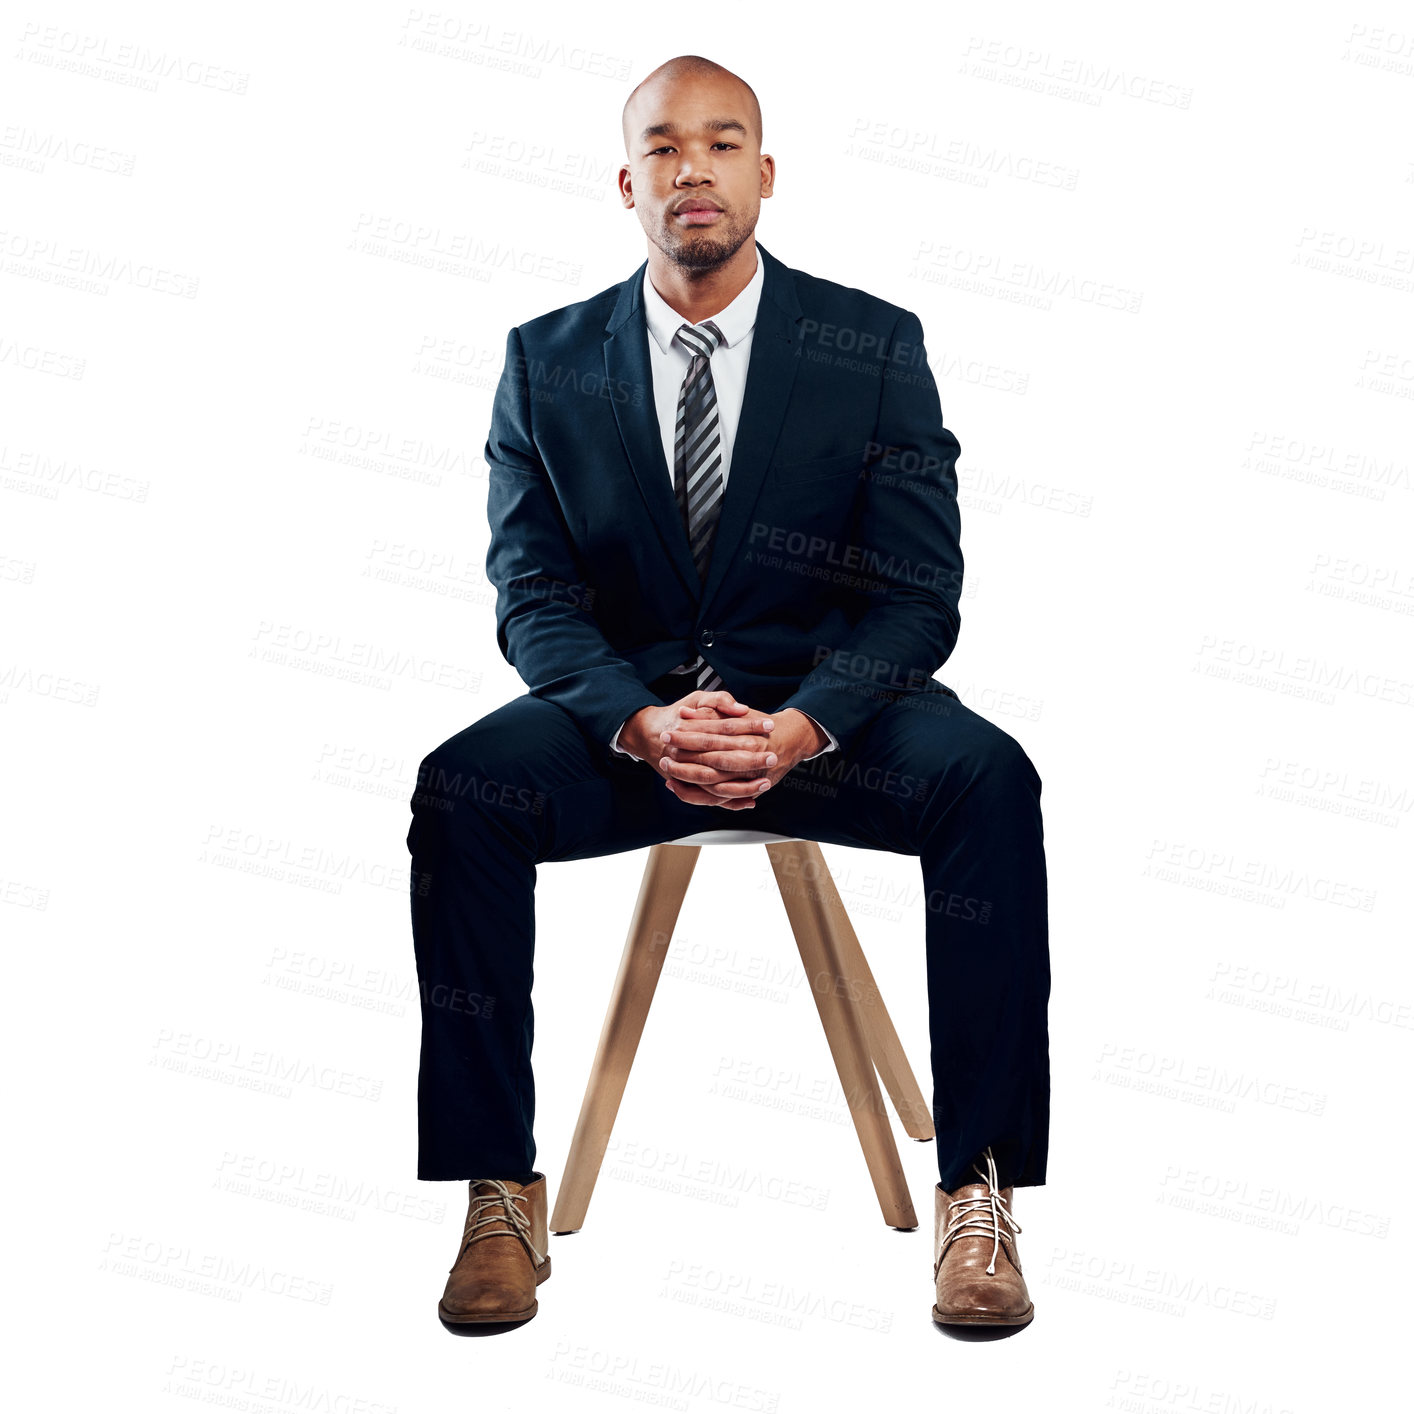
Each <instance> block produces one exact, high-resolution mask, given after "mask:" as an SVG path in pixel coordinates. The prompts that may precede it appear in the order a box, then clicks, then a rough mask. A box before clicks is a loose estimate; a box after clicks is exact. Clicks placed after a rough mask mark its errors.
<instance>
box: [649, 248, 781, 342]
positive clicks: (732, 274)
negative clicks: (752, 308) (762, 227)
mask: <svg viewBox="0 0 1414 1414" xmlns="http://www.w3.org/2000/svg"><path fill="white" fill-rule="evenodd" d="M759 258H760V257H759V256H758V255H757V254H756V237H755V236H748V237H747V239H746V241H745V242H744V243H743V245H742V247H741V249H740V250H738V251H737V253H736V254H735V255H733V256H732V258H731V259H730V260H728V261H726V262H725V263H723V264H721V265H714V266H712V267H711V268H710V269H708V270H685V269H684V268H683V267H682V266H681V265H675V264H674V263H673V262H672V261H671V260H669V259H668V257H667V256H666V255H664V254H663V252H662V251H661V250H659V249H658V247H657V246H655V245H650V246H649V247H648V278H649V279H650V280H652V282H653V288H654V289H655V290H657V291H658V293H659V294H660V295H661V296H662V297H663V302H664V304H666V305H667V306H668V307H669V308H670V309H671V310H673V312H674V313H676V314H680V315H682V317H683V318H684V319H686V320H687V322H688V323H689V324H701V323H702V321H703V320H704V319H710V318H711V317H712V316H713V315H714V314H720V313H721V312H722V311H723V310H724V309H725V308H726V307H727V306H728V305H729V304H730V303H731V302H732V301H733V300H734V299H735V298H736V297H737V296H738V295H739V294H740V293H741V292H742V291H743V290H744V289H745V288H746V287H747V286H748V285H749V284H750V283H751V277H752V276H753V275H754V274H755V273H756V262H757V260H758V259H759Z"/></svg>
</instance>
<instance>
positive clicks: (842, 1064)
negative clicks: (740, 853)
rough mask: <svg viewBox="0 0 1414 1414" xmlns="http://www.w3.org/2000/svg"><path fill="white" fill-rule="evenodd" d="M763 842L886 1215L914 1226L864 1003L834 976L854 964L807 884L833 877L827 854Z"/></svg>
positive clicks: (805, 844)
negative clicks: (851, 998) (847, 994)
mask: <svg viewBox="0 0 1414 1414" xmlns="http://www.w3.org/2000/svg"><path fill="white" fill-rule="evenodd" d="M765 848H766V853H767V855H768V856H769V857H770V860H771V868H772V870H773V871H774V872H775V876H776V886H777V888H779V889H780V893H781V902H782V903H784V904H785V908H786V916H787V917H788V918H789V919H790V926H791V931H792V932H793V933H794V934H795V941H796V946H797V947H798V948H799V949H800V960H801V962H802V963H804V965H805V975H806V977H807V978H808V979H809V980H810V983H811V987H810V994H811V996H813V997H814V998H815V1007H816V1010H817V1011H818V1012H819V1013H820V1024H821V1025H822V1026H823V1027H824V1029H825V1039H826V1041H827V1042H828V1043H829V1046H830V1054H831V1055H832V1056H833V1057H834V1061H835V1069H836V1071H838V1073H839V1077H840V1085H841V1086H842V1087H843V1088H844V1093H845V1099H846V1100H847V1102H848V1104H849V1112H850V1116H851V1118H852V1119H853V1120H854V1130H855V1133H856V1134H857V1135H858V1137H859V1147H860V1148H861V1149H862V1150H863V1151H864V1162H865V1163H866V1164H867V1165H868V1168H869V1177H870V1178H871V1179H872V1180H873V1183H874V1193H875V1195H876V1196H877V1197H878V1200H879V1208H880V1210H881V1211H882V1212H883V1215H884V1221H885V1222H886V1223H888V1224H889V1226H890V1227H897V1228H916V1227H917V1226H918V1217H917V1215H916V1214H915V1213H914V1211H913V1200H912V1199H911V1198H910V1197H909V1193H908V1181H907V1179H906V1178H905V1176H904V1172H903V1165H902V1164H901V1163H900V1162H899V1157H898V1147H897V1146H896V1145H895V1143H894V1135H893V1130H892V1129H891V1128H890V1127H889V1117H888V1111H887V1109H886V1108H885V1106H884V1101H883V1096H882V1095H880V1093H879V1083H878V1081H877V1080H876V1079H875V1076H874V1061H873V1058H872V1056H871V1054H870V1051H869V1042H868V1040H867V1038H866V1036H865V1031H864V1024H863V1022H862V1021H861V1019H860V1012H859V1008H858V1006H857V1005H856V1004H854V1003H851V1002H850V1001H848V1000H847V999H846V997H845V996H842V995H840V990H839V988H838V987H837V986H836V979H837V978H838V979H846V978H848V977H849V976H850V973H851V969H850V967H849V966H848V965H847V963H846V962H845V960H844V959H843V958H842V956H841V949H840V947H839V943H838V935H837V933H836V931H835V928H834V927H833V920H832V918H831V915H830V910H829V907H828V905H827V903H826V901H825V897H824V894H823V892H822V890H820V889H817V888H812V887H810V885H809V882H808V878H809V875H810V874H811V872H814V873H815V874H816V876H817V877H819V876H820V875H825V876H826V877H828V872H829V871H828V870H827V869H826V867H825V859H824V856H823V855H822V854H821V853H820V846H819V845H818V844H816V843H814V841H806V840H795V841H792V842H790V843H788V844H768V845H767V846H766V847H765ZM817 979H821V980H823V982H824V984H825V985H824V986H819V985H817Z"/></svg>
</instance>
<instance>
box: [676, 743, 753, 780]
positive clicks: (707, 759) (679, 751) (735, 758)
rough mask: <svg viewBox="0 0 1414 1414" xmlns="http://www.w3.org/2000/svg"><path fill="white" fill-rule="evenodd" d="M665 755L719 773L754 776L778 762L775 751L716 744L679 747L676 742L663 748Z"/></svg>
mask: <svg viewBox="0 0 1414 1414" xmlns="http://www.w3.org/2000/svg"><path fill="white" fill-rule="evenodd" d="M663 754H664V755H665V756H666V757H667V758H668V759H669V760H670V761H678V762H687V763H689V764H691V765H694V766H711V767H712V768H713V769H714V770H717V771H735V772H737V773H740V772H742V771H750V772H752V773H753V774H754V775H762V774H764V773H765V772H767V771H769V770H770V769H771V767H772V766H774V765H775V764H776V761H777V756H776V753H775V752H774V751H750V750H747V749H745V748H743V747H728V746H725V745H721V744H715V743H714V744H712V745H710V746H687V745H684V746H678V745H677V744H676V743H675V742H669V743H668V744H667V745H666V746H665V747H664V748H663Z"/></svg>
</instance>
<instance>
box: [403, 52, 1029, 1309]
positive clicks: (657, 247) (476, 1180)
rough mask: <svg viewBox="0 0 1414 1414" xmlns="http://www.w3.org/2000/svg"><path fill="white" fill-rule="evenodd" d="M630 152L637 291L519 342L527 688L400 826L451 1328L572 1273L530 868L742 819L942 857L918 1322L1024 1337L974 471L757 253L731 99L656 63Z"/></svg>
mask: <svg viewBox="0 0 1414 1414" xmlns="http://www.w3.org/2000/svg"><path fill="white" fill-rule="evenodd" d="M624 141H625V145H626V148H627V154H628V160H627V162H626V163H625V164H624V166H623V168H622V169H621V171H620V175H619V185H620V193H621V196H622V200H623V205H624V206H625V207H626V208H630V209H632V210H634V211H635V212H636V213H637V215H638V218H639V221H640V223H641V224H642V226H643V229H644V232H645V234H646V236H647V240H648V255H647V260H646V261H645V262H644V264H643V265H641V266H640V267H639V268H638V270H636V271H635V272H634V273H633V275H631V276H630V277H629V278H628V279H627V280H625V281H623V282H622V283H621V284H617V285H614V286H611V287H610V288H608V289H606V290H604V291H602V292H601V293H600V294H597V295H595V296H593V297H592V298H590V299H586V300H582V301H580V302H578V303H575V304H571V305H568V306H566V307H564V308H562V309H557V310H553V311H551V312H550V313H548V314H544V315H541V316H540V317H539V318H536V319H532V320H529V321H528V322H527V323H525V324H522V325H520V326H519V327H517V328H514V329H512V330H511V331H510V334H509V336H508V338H507V341H506V362H505V368H504V371H503V373H502V375H501V380H500V384H499V386H498V388H497V391H496V396H495V402H494V407H493V411H492V422H491V431H490V436H489V438H488V440H487V443H486V449H485V457H486V463H487V466H488V467H489V469H490V486H489V495H488V514H489V518H490V525H491V532H492V535H491V544H490V549H489V551H488V554H487V560H486V568H487V573H488V575H489V576H490V578H491V580H492V581H493V582H494V583H495V585H496V587H497V600H496V622H497V638H498V643H499V646H500V649H501V651H502V653H503V654H504V655H505V656H506V658H507V660H508V661H509V662H511V663H512V664H514V666H515V667H516V669H517V670H518V671H519V672H520V674H521V676H522V677H523V678H524V680H525V682H526V684H527V687H528V691H527V692H526V693H525V694H523V695H522V696H520V697H517V698H515V699H514V700H513V701H511V702H508V703H506V704H505V705H504V706H502V707H499V708H497V709H496V710H495V711H492V712H490V713H489V714H487V715H486V716H484V717H482V718H481V719H480V720H478V721H476V722H474V723H473V724H472V725H470V726H468V727H467V728H466V729H465V730H464V731H461V732H458V733H457V734H456V735H455V736H453V737H451V738H450V739H449V740H447V741H445V742H443V743H442V745H440V746H439V747H437V748H436V749H435V750H434V751H432V752H431V753H430V754H429V755H428V756H427V757H426V758H425V760H424V761H423V762H422V765H421V768H420V770H419V775H418V784H417V790H416V793H415V794H414V796H413V800H412V809H413V819H412V825H411V828H410V830H409V833H408V847H409V849H410V850H411V853H412V893H411V897H412V927H413V940H414V945H415V952H416V960H417V968H418V977H419V985H420V989H421V998H422V1046H421V1066H420V1072H419V1081H418V1119H419V1154H418V1177H419V1178H420V1179H457V1180H463V1181H466V1182H467V1183H468V1189H469V1193H468V1197H469V1205H468V1214H467V1220H466V1227H465V1232H464V1234H463V1239H462V1244H461V1248H460V1250H459V1253H458V1256H457V1259H456V1263H455V1265H454V1266H453V1268H452V1270H451V1274H450V1276H449V1278H448V1281H447V1284H446V1290H445V1292H444V1294H443V1297H442V1300H441V1302H440V1303H439V1307H438V1309H439V1312H440V1314H441V1315H442V1317H443V1319H444V1320H446V1321H449V1322H457V1323H464V1322H511V1321H522V1320H526V1319H528V1318H529V1317H531V1316H533V1315H534V1314H535V1311H536V1309H537V1301H536V1288H537V1285H538V1283H539V1282H540V1281H542V1280H543V1279H544V1278H545V1277H546V1276H547V1275H548V1274H549V1270H550V1267H549V1255H548V1251H547V1246H548V1234H547V1231H546V1223H547V1219H546V1208H547V1202H546V1200H547V1195H546V1182H545V1176H544V1175H543V1174H541V1173H539V1172H537V1171H536V1170H535V1169H534V1167H533V1165H534V1160H535V1143H534V1139H533V1137H532V1132H531V1131H532V1124H533V1119H534V1109H535V1101H534V1081H533V1076H532V1072H531V1062H530V1053H531V1041H532V1035H533V1012H532V1007H531V981H532V958H533V952H534V937H535V921H534V886H535V870H536V865H537V864H540V863H543V862H547V861H553V860H567V859H584V858H590V857H596V856H600V855H605V854H610V853H615V852H618V851H623V850H634V849H641V848H644V847H646V846H649V845H652V844H657V843H660V842H662V841H665V840H671V839H677V838H681V837H682V836H684V835H689V834H694V833H696V832H698V831H700V830H703V829H707V828H712V827H732V826H733V823H734V822H739V823H740V825H741V827H742V828H746V827H748V826H749V827H751V828H754V829H759V830H769V831H773V832H776V833H779V834H783V835H793V836H799V837H802V838H807V839H812V840H817V841H821V842H826V843H837V844H842V845H851V846H856V847H860V848H865V849H878V850H887V851H891V852H895V853H901V854H912V855H917V856H919V857H920V859H921V863H922V871H923V878H924V883H925V886H926V890H927V899H926V951H927V978H928V999H929V1030H930V1039H931V1044H932V1052H931V1058H932V1072H933V1118H934V1126H935V1132H936V1136H937V1153H938V1164H939V1182H938V1185H937V1187H936V1189H935V1192H934V1238H935V1241H934V1248H933V1257H934V1278H935V1303H934V1306H933V1312H932V1314H933V1318H934V1320H936V1321H938V1322H940V1323H942V1324H949V1323H954V1322H956V1323H960V1324H994V1325H1024V1324H1025V1323H1027V1322H1028V1321H1030V1319H1031V1316H1032V1305H1031V1300H1030V1297H1029V1295H1028V1292H1027V1289H1026V1283H1025V1280H1024V1278H1023V1276H1022V1273H1021V1264H1020V1259H1019V1257H1018V1255H1017V1250H1016V1236H1015V1235H1016V1233H1018V1232H1019V1231H1020V1227H1019V1225H1018V1224H1017V1223H1016V1222H1015V1220H1014V1218H1013V1217H1012V1214H1011V1199H1012V1196H1013V1191H1014V1189H1015V1188H1018V1187H1023V1186H1028V1185H1039V1184H1042V1183H1044V1182H1045V1176H1046V1153H1047V1140H1048V1128H1049V1102H1050V1074H1049V1053H1048V1036H1047V1015H1046V1013H1047V1002H1048V998H1049V994H1050V964H1049V952H1048V942H1047V913H1046V871H1045V860H1044V849H1043V841H1042V824H1041V811H1040V794H1041V781H1040V777H1039V776H1038V774H1037V772H1036V770H1035V768H1034V766H1033V765H1032V763H1031V761H1030V759H1029V758H1028V757H1027V755H1026V753H1025V752H1024V751H1023V749H1022V748H1021V746H1020V745H1019V744H1018V743H1017V742H1016V741H1015V740H1014V739H1013V738H1012V737H1011V736H1009V735H1008V734H1007V733H1006V732H1004V731H1003V730H1001V729H1000V728H999V727H997V726H995V725H994V724H992V723H991V722H989V721H987V720H986V719H985V718H983V717H981V716H979V715H978V714H977V713H975V712H973V711H971V710H970V709H969V708H967V707H966V706H964V705H963V704H962V703H961V702H960V701H959V700H958V698H957V696H956V694H955V693H953V692H952V690H951V689H950V688H948V687H945V686H944V685H943V684H941V683H939V682H938V681H936V680H935V679H934V678H933V676H932V674H933V673H934V672H935V671H936V670H937V669H938V668H939V667H940V666H941V665H942V664H943V662H944V661H945V660H946V659H947V657H948V655H949V654H950V653H951V652H952V649H953V646H954V644H955V643H956V641H957V636H958V628H959V614H958V602H959V597H960V593H961V584H962V552H961V548H960V544H959V515H958V508H957V499H956V491H957V476H956V462H957V457H958V454H959V452H960V450H961V448H960V446H959V443H958V441H957V439H956V438H955V437H954V436H953V434H952V433H951V432H949V431H948V430H947V428H945V427H944V426H943V422H942V415H941V409H940V404H939V399H938V393H937V388H936V386H935V383H934V380H933V377H932V374H931V372H930V371H929V367H928V362H927V357H926V354H925V351H924V347H923V331H922V327H921V325H920V323H919V320H918V318H917V317H916V316H915V315H914V314H912V313H910V312H909V311H908V310H906V309H903V308H901V307H899V306H897V305H894V304H890V303H888V302H887V301H885V300H882V299H879V298H876V297H875V296H873V295H870V294H867V293H865V292H864V291H862V290H857V289H853V288H850V287H848V286H844V285H839V284H836V283H834V282H832V281H829V280H823V279H817V278H816V277H814V276H811V275H808V274H806V273H804V272H803V271H800V270H793V269H791V268H789V267H788V266H786V265H784V264H783V263H782V262H780V261H779V260H777V259H776V258H775V257H774V256H773V255H771V254H770V252H768V251H767V250H766V249H765V247H763V246H760V245H758V244H757V242H756V240H755V235H754V232H755V228H756V223H757V218H758V215H759V212H760V204H761V200H762V199H763V198H766V197H769V196H771V194H772V189H773V184H774V180H775V163H774V160H773V159H772V158H771V157H770V156H768V155H766V154H765V153H763V152H762V151H761V114H760V108H759V106H758V104H757V102H756V97H755V94H754V93H753V92H752V90H751V89H750V87H749V86H748V85H746V84H745V83H744V82H743V81H742V80H741V79H739V78H738V77H736V76H735V75H734V74H731V73H730V72H729V71H727V70H725V69H722V68H721V67H720V66H719V65H716V64H714V63H712V62H711V61H709V60H706V59H702V58H700V57H698V56H682V57H680V58H678V59H674V60H671V61H669V62H668V63H667V64H665V65H663V66H662V67H661V68H660V69H658V70H655V71H654V73H653V74H651V75H649V77H648V78H647V79H645V80H644V82H643V83H642V84H640V85H639V87H638V88H637V89H635V90H634V92H633V93H632V94H631V95H630V97H629V100H628V103H627V104H626V105H625V109H624ZM815 199H816V200H818V202H819V203H820V212H821V216H822V217H827V218H828V219H830V220H832V221H835V222H840V221H848V220H850V219H851V210H850V207H849V205H848V203H847V202H845V201H842V199H841V196H840V194H839V193H838V192H823V193H820V194H818V196H817V197H816V198H815ZM748 811H750V812H754V814H753V815H752V816H751V818H750V819H749V820H748V819H747V817H746V812H748Z"/></svg>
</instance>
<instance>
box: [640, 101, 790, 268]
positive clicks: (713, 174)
mask: <svg viewBox="0 0 1414 1414" xmlns="http://www.w3.org/2000/svg"><path fill="white" fill-rule="evenodd" d="M752 122H753V119H752V114H751V112H750V110H749V108H748V100H747V95H746V94H744V93H743V92H742V90H741V86H740V85H739V84H735V83H733V82H731V81H730V80H728V79H708V78H693V79H678V80H676V81H673V82H670V83H669V82H663V83H657V84H653V85H650V86H649V87H647V88H645V89H643V90H642V91H641V92H640V93H639V94H638V95H637V96H636V97H635V98H634V100H633V103H632V104H631V105H630V107H629V111H628V114H627V115H626V119H625V125H626V127H627V130H628V133H627V140H628V161H627V162H626V163H625V164H624V166H623V167H622V168H621V169H620V171H619V190H620V193H621V194H622V196H623V199H624V205H625V206H631V207H632V208H633V209H634V210H635V211H636V212H637V213H638V220H639V223H640V224H641V225H642V227H643V230H644V233H645V234H646V235H647V237H648V239H649V240H650V241H652V242H653V244H654V245H656V246H657V247H658V249H659V250H661V251H662V252H663V254H664V255H666V256H667V257H668V259H669V260H671V261H673V263H674V264H676V265H679V266H681V267H682V268H683V269H686V270H710V269H713V268H715V267H716V266H719V265H721V264H723V263H724V262H725V261H727V260H730V259H731V257H732V256H733V255H735V254H736V252H737V251H738V250H740V249H741V247H742V245H743V244H744V243H745V242H746V240H747V238H748V237H749V236H750V235H751V233H752V232H753V231H754V230H755V229H756V220H757V217H758V216H759V215H760V213H761V198H762V197H765V196H770V194H771V185H772V181H773V179H774V175H775V164H774V161H773V160H772V159H771V158H770V157H768V156H763V155H762V153H761V146H760V143H759V141H758V139H757V137H756V133H755V130H754V128H753V126H752ZM694 207H695V208H700V209H698V210H696V211H694V210H693V208H694Z"/></svg>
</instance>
